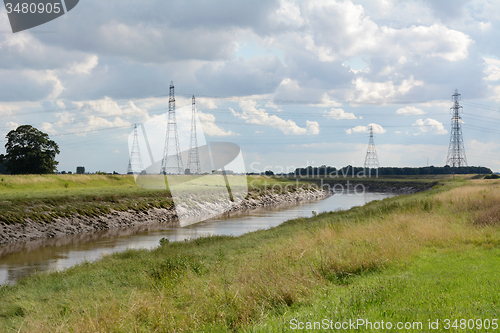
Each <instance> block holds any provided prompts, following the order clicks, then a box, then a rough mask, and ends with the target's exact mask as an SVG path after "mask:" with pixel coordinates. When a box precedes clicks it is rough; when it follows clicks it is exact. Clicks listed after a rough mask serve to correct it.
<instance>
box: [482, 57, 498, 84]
mask: <svg viewBox="0 0 500 333" xmlns="http://www.w3.org/2000/svg"><path fill="white" fill-rule="evenodd" d="M484 61H485V62H486V64H487V65H488V67H487V68H486V70H485V71H484V73H485V74H486V75H488V76H487V77H485V78H484V79H485V80H486V81H498V80H500V60H498V59H492V58H484Z"/></svg>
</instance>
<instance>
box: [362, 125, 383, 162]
mask: <svg viewBox="0 0 500 333" xmlns="http://www.w3.org/2000/svg"><path fill="white" fill-rule="evenodd" d="M379 167H380V165H379V163H378V156H377V150H376V149H375V142H374V141H373V126H370V142H369V143H368V149H367V150H366V158H365V169H378V168H379Z"/></svg>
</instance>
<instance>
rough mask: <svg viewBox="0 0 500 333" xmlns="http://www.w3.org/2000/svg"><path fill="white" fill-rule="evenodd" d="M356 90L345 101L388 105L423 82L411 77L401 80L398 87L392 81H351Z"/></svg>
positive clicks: (360, 79)
mask: <svg viewBox="0 0 500 333" xmlns="http://www.w3.org/2000/svg"><path fill="white" fill-rule="evenodd" d="M353 84H354V85H355V87H356V89H355V91H352V92H351V93H350V94H349V95H348V96H347V100H348V101H351V102H354V103H388V102H390V101H391V99H392V100H393V99H395V98H397V97H401V96H403V95H405V94H406V93H408V92H409V91H410V90H411V89H412V88H413V87H416V86H422V85H423V84H424V82H423V81H420V80H415V79H414V78H413V76H410V78H409V79H406V80H403V81H402V82H401V84H400V85H394V82H393V81H387V82H370V81H367V80H366V79H363V78H360V77H359V78H357V79H356V80H354V81H353Z"/></svg>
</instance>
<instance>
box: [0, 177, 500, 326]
mask: <svg viewBox="0 0 500 333" xmlns="http://www.w3.org/2000/svg"><path fill="white" fill-rule="evenodd" d="M499 245H500V181H498V180H488V181H487V180H464V179H461V180H456V181H449V182H446V183H445V184H444V186H439V187H436V188H435V189H433V190H431V191H428V192H422V193H417V194H414V195H411V196H400V197H394V198H389V199H384V200H382V201H376V202H372V203H370V204H367V205H365V206H364V207H355V208H352V209H350V210H348V211H341V212H328V213H322V214H319V215H317V216H316V217H313V218H310V219H303V218H300V219H296V220H291V221H288V222H286V223H284V224H283V225H281V226H279V227H276V228H273V229H270V230H266V231H258V232H254V233H250V234H247V235H244V236H241V237H236V238H233V237H208V238H200V239H196V240H192V241H189V242H175V243H168V242H164V243H163V244H162V246H160V247H159V248H157V249H155V250H152V251H146V250H128V251H126V252H122V253H118V254H113V255H109V256H105V257H104V258H103V259H102V260H100V261H98V262H95V263H83V264H81V265H78V266H76V267H73V268H71V269H68V270H65V271H63V272H55V273H51V274H40V275H35V276H32V277H29V278H26V279H23V280H20V281H19V282H18V283H17V284H16V285H13V286H3V287H0V331H6V332H8V331H16V332H17V331H21V332H33V331H39V332H131V331H137V332H150V331H159V332H170V331H179V332H181V331H186V332H191V331H199V332H202V331H204V332H209V331H221V332H223V331H240V330H241V331H248V332H254V331H255V332H269V331H271V332H273V331H274V332H283V331H288V330H289V329H290V328H291V327H292V326H291V321H292V322H293V323H298V322H303V323H306V322H316V321H317V322H320V321H321V320H323V319H328V320H332V321H333V322H337V321H339V322H342V321H346V320H347V321H348V320H349V319H351V320H357V319H359V318H363V319H367V320H369V321H371V322H375V321H380V320H384V322H388V321H389V322H393V323H397V322H422V323H423V325H424V326H423V329H421V330H417V331H427V330H428V329H427V326H425V325H428V320H431V321H435V320H440V322H439V323H438V324H439V325H440V326H439V328H440V330H444V328H445V325H446V322H445V321H444V320H445V319H451V320H454V319H458V321H457V325H458V326H457V327H458V328H460V327H459V325H460V322H459V321H460V320H461V319H465V320H468V319H475V320H477V319H481V320H486V319H489V320H490V324H491V320H492V319H496V318H498V317H499V316H500V304H499V303H500V296H499V295H500V284H498V281H499V278H500V271H499V270H498V267H500V247H499ZM294 320H295V321H294ZM452 325H453V321H452V322H451V323H450V326H452ZM469 325H470V323H469ZM474 325H478V322H477V323H476V322H474ZM481 325H482V322H481ZM477 327H478V326H475V328H477ZM482 327H483V326H482ZM451 328H452V330H453V327H451ZM481 329H483V328H481ZM481 329H479V331H480V330H481ZM400 331H401V330H400ZM490 331H491V330H490Z"/></svg>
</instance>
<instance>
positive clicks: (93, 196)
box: [0, 175, 438, 246]
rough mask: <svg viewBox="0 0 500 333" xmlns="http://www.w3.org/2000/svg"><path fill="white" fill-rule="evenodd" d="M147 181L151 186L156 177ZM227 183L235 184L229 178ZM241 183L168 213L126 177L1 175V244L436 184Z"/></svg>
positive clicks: (165, 199)
mask: <svg viewBox="0 0 500 333" xmlns="http://www.w3.org/2000/svg"><path fill="white" fill-rule="evenodd" d="M217 177H219V178H220V176H204V177H200V178H198V179H203V180H202V182H200V183H194V184H195V186H194V189H193V187H192V185H191V187H190V188H189V189H188V195H187V197H197V195H192V194H196V193H197V191H198V190H199V192H200V193H204V191H205V192H206V188H207V185H208V184H211V185H217V180H218V178H217ZM180 178H181V180H186V179H187V180H189V179H192V178H193V177H192V176H180ZM184 178H185V179H184ZM152 180H153V181H158V179H157V178H156V177H155V176H153V177H152ZM195 181H196V178H195ZM228 181H229V182H230V183H231V182H233V183H237V181H241V179H239V178H237V177H236V176H228ZM191 183H192V182H191ZM247 183H248V191H247V188H246V185H245V189H244V190H245V191H244V193H243V195H242V197H241V198H240V199H243V197H244V198H245V199H244V200H243V201H242V202H239V203H238V204H234V203H232V202H230V201H229V200H227V198H226V199H225V200H220V198H218V199H216V200H213V197H214V195H213V193H210V192H209V194H208V197H207V198H206V199H207V200H205V202H202V200H195V201H193V200H191V199H188V200H187V201H185V202H183V203H182V204H179V202H177V204H176V208H174V203H173V201H172V199H171V195H170V192H169V191H167V190H164V189H163V190H162V189H156V190H154V189H143V188H140V187H139V186H137V185H136V184H135V181H134V177H133V176H132V175H124V176H119V175H26V176H5V175H4V176H2V177H1V181H0V246H2V245H6V244H12V243H18V242H29V241H34V240H37V239H44V238H56V237H60V236H65V235H75V234H82V233H91V232H95V231H101V230H110V229H115V228H127V227H136V226H139V225H148V224H154V223H165V224H166V225H176V223H177V221H178V220H180V219H184V218H185V219H187V220H188V219H189V218H194V219H195V220H199V217H200V216H206V217H213V216H216V215H217V214H220V212H231V211H236V210H245V209H252V208H257V207H267V206H270V205H282V204H287V203H288V204H290V203H294V202H300V201H308V200H318V199H321V198H324V197H325V196H327V195H329V193H330V191H334V190H344V189H345V190H347V189H350V190H354V191H357V192H360V191H361V192H364V191H373V192H377V191H378V192H391V193H396V194H410V193H414V192H418V191H423V190H428V189H430V188H432V187H433V186H435V185H436V184H438V182H437V181H436V180H435V179H434V180H433V179H432V178H430V179H420V178H415V179H408V178H405V179H403V180H402V179H360V178H352V179H351V178H349V177H347V178H338V179H320V178H318V179H314V178H311V179H309V178H306V179H299V180H297V179H286V178H270V177H263V176H248V177H247ZM322 185H324V186H322ZM216 188H217V187H216ZM304 188H305V189H309V190H303V189H304ZM314 189H316V190H314ZM247 193H248V194H247ZM215 196H216V195H215Z"/></svg>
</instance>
